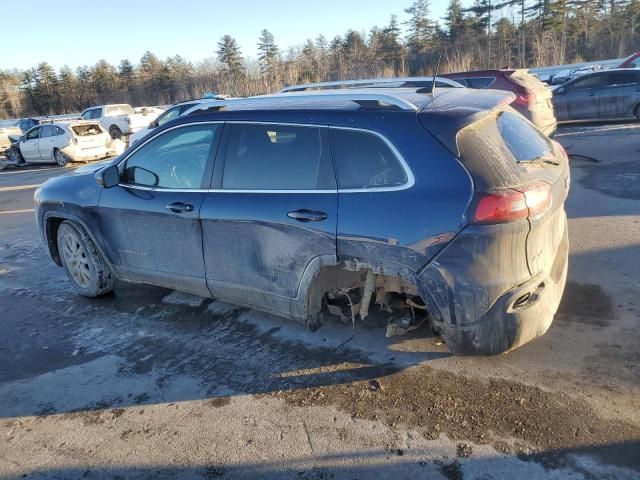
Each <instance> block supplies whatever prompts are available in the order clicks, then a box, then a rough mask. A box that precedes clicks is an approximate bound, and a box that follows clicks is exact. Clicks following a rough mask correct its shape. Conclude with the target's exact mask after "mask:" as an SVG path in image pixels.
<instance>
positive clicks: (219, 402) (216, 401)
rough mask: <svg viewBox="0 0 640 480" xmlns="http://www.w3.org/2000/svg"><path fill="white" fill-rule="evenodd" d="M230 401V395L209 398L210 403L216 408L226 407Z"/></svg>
mask: <svg viewBox="0 0 640 480" xmlns="http://www.w3.org/2000/svg"><path fill="white" fill-rule="evenodd" d="M230 403H231V399H230V398H229V397H218V398H212V399H211V400H209V405H211V406H212V407H215V408H220V407H224V406H225V405H229V404H230Z"/></svg>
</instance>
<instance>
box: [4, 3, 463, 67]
mask: <svg viewBox="0 0 640 480" xmlns="http://www.w3.org/2000/svg"><path fill="white" fill-rule="evenodd" d="M18 3H20V2H18ZM411 3H412V0H321V1H317V0H315V1H314V0H306V1H305V0H224V1H220V0H218V1H214V0H209V1H207V0H155V1H154V0H127V1H125V0H109V1H107V2H92V1H87V0H82V1H78V0H64V1H62V2H51V0H33V1H32V2H29V8H28V9H26V10H25V9H23V10H25V11H24V12H23V15H22V16H21V17H20V18H21V20H18V19H17V18H18V17H16V16H15V15H11V16H9V17H6V16H5V17H6V18H4V21H3V22H2V38H3V39H4V42H3V48H2V55H0V69H13V68H18V69H24V68H28V67H33V66H35V65H36V64H38V63H39V62H42V61H46V62H48V63H50V64H51V65H53V66H54V67H55V68H59V67H61V66H62V65H69V66H70V67H72V68H76V67H78V66H80V65H92V64H94V63H95V62H96V61H97V60H99V59H105V60H107V61H108V62H110V63H113V64H118V63H119V62H120V60H121V59H123V58H128V59H129V60H131V61H132V62H133V63H138V60H139V59H140V57H141V56H142V54H143V53H144V52H145V51H146V50H151V51H152V52H154V53H155V54H156V55H158V56H159V57H161V58H166V57H168V56H172V55H176V54H180V55H182V56H183V57H185V58H186V59H187V60H190V61H199V60H202V59H204V58H207V57H211V56H214V55H215V50H216V46H217V42H218V40H219V39H220V37H221V36H222V35H225V34H229V35H232V36H234V37H235V38H236V39H237V40H238V43H239V44H240V47H241V50H242V53H243V55H245V56H249V57H255V56H257V50H256V43H257V40H258V36H259V34H260V31H261V30H262V29H263V28H267V29H268V30H270V31H271V32H272V33H273V34H274V35H275V38H276V42H277V43H278V45H279V46H280V48H281V49H283V50H285V49H286V48H287V47H290V46H298V45H301V44H302V43H303V42H304V41H305V40H306V39H307V38H315V37H316V36H317V35H319V34H323V35H325V36H326V37H327V39H329V40H330V39H331V38H333V37H334V36H336V35H342V34H344V33H345V32H346V31H347V30H348V29H349V28H352V29H354V30H358V31H362V30H365V31H368V30H369V29H370V28H371V27H372V26H374V25H378V26H384V25H386V24H387V23H388V22H389V17H390V15H391V14H396V15H398V16H399V20H400V21H401V22H402V21H404V20H405V19H406V18H407V15H406V14H405V13H404V9H405V8H407V7H408V6H409V5H411ZM467 3H470V0H466V1H464V2H463V4H465V5H466V4H467ZM447 4H448V0H432V1H431V10H432V14H431V17H432V18H433V19H434V20H436V19H438V20H439V19H440V18H441V17H443V16H444V14H445V11H446V6H447ZM5 10H6V9H5ZM18 10H20V8H18ZM114 12H116V13H114ZM14 13H15V12H14Z"/></svg>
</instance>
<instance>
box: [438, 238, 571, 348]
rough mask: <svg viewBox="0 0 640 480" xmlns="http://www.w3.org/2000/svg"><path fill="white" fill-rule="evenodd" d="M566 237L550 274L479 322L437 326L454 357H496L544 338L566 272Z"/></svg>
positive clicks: (516, 292) (499, 302)
mask: <svg viewBox="0 0 640 480" xmlns="http://www.w3.org/2000/svg"><path fill="white" fill-rule="evenodd" d="M568 253H569V248H568V236H567V234H566V231H565V238H564V240H563V242H562V245H561V246H560V248H559V249H558V252H557V255H556V258H555V260H554V263H553V266H552V268H551V271H550V272H541V273H540V274H538V275H537V276H535V277H534V278H532V279H530V280H529V281H527V282H526V283H524V284H522V285H519V286H518V287H515V288H513V289H511V290H509V291H508V292H506V293H505V294H504V295H502V296H501V297H500V298H499V299H498V300H497V301H496V302H495V303H494V304H493V306H492V307H491V308H490V309H489V310H488V311H487V313H486V314H485V315H483V316H482V317H481V318H480V319H479V320H478V321H476V322H474V323H472V324H469V325H446V324H443V325H441V326H440V328H441V331H442V336H443V338H444V340H445V342H446V343H447V346H448V347H449V349H450V350H451V351H452V352H453V353H455V354H457V355H497V354H500V353H506V352H509V351H511V350H514V349H516V348H518V347H520V346H522V345H524V344H525V343H527V342H530V341H531V340H534V339H535V338H537V337H539V336H541V335H543V334H544V333H545V332H546V331H547V330H548V329H549V327H550V326H551V322H552V321H553V317H554V315H555V313H556V311H557V310H558V306H559V305H560V301H561V299H562V294H563V292H564V287H565V284H566V280H567V269H568Z"/></svg>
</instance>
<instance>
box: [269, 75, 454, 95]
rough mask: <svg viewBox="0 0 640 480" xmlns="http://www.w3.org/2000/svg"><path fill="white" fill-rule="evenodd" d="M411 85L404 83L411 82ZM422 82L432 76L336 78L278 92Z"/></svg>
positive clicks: (426, 82)
mask: <svg viewBox="0 0 640 480" xmlns="http://www.w3.org/2000/svg"><path fill="white" fill-rule="evenodd" d="M436 80H437V81H438V82H441V83H444V84H446V85H448V86H451V87H464V85H461V84H460V83H458V82H456V81H455V80H451V79H448V78H444V77H436ZM411 83H413V85H406V84H411ZM418 83H423V84H424V86H430V85H431V84H432V83H433V77H391V78H366V79H360V80H337V81H333V82H317V83H304V84H300V85H289V86H288V87H285V88H283V89H282V90H280V92H279V93H291V92H304V91H306V90H314V89H325V90H330V89H334V90H335V89H339V88H367V87H385V88H402V87H414V88H415V87H416V86H422V85H417V84H418Z"/></svg>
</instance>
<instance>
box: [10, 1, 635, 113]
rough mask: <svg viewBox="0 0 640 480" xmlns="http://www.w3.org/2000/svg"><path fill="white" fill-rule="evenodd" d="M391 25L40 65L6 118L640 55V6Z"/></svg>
mask: <svg viewBox="0 0 640 480" xmlns="http://www.w3.org/2000/svg"><path fill="white" fill-rule="evenodd" d="M401 13H402V15H401V16H398V15H395V14H392V15H391V16H390V19H389V22H388V24H387V25H385V26H382V27H378V26H374V27H372V28H371V29H370V30H369V31H368V32H359V31H355V30H349V31H347V32H346V33H345V34H344V35H340V36H336V37H335V38H333V39H331V40H329V39H327V38H325V37H324V36H323V35H319V36H317V37H316V38H315V39H308V40H306V41H305V42H304V43H303V44H301V45H300V46H297V47H289V48H287V49H282V48H281V47H280V46H279V45H278V43H277V41H276V38H275V36H274V34H273V33H272V32H269V31H268V30H263V31H262V32H260V34H259V36H258V38H257V48H258V52H259V55H258V58H256V59H253V58H245V57H244V56H243V54H242V52H241V49H240V47H239V45H238V43H237V41H236V40H235V39H234V38H233V37H232V36H231V35H225V36H223V37H222V38H221V39H220V41H219V42H218V44H217V46H214V48H213V49H212V50H213V51H214V52H215V57H212V58H208V59H205V60H203V61H200V62H195V63H194V62H189V61H187V60H186V59H184V58H183V57H181V56H180V55H176V56H174V57H169V58H167V59H161V58H158V57H157V56H156V55H155V54H153V53H152V52H150V51H147V52H146V53H145V54H144V55H143V56H142V58H140V60H139V62H138V63H137V64H134V63H132V62H131V61H130V60H128V59H124V60H122V61H121V62H120V63H119V64H118V65H117V66H115V65H111V64H110V63H108V62H107V61H105V60H99V61H98V62H97V63H96V64H95V65H93V66H81V67H78V68H76V69H75V70H73V69H71V68H70V67H68V66H64V67H62V68H61V69H60V70H59V71H56V70H55V69H54V68H53V67H52V66H51V65H49V64H48V63H46V62H42V63H40V64H39V65H37V66H35V67H33V68H30V69H27V70H24V71H18V70H9V71H0V118H16V117H21V116H28V115H51V114H61V113H71V112H79V111H81V110H82V109H84V108H86V107H88V106H91V105H97V104H105V103H130V104H132V105H134V106H139V105H166V104H171V103H174V102H176V101H181V100H186V99H189V98H199V97H201V96H202V95H203V94H205V93H209V92H215V93H219V94H228V95H234V96H244V95H257V94H262V93H269V92H274V91H277V90H278V89H280V88H282V87H283V86H286V85H291V84H296V83H307V82H318V81H326V80H344V79H353V78H364V77H390V76H408V75H428V74H431V73H433V71H434V69H435V66H436V64H437V63H438V61H440V72H443V73H444V72H448V71H465V70H472V69H486V68H507V67H510V68H527V67H537V66H544V65H558V64H563V63H572V62H582V61H591V60H598V59H605V58H615V57H623V56H626V55H628V54H629V53H630V52H632V51H636V50H639V49H640V0H503V1H500V0H474V3H473V5H471V6H468V7H466V8H465V7H463V6H462V3H461V0H450V3H449V6H448V9H447V12H446V15H445V18H443V19H442V21H441V22H440V21H437V20H436V19H434V18H432V15H431V11H430V4H429V0H415V1H414V2H413V3H412V4H411V5H410V6H409V8H407V9H405V10H404V11H403V12H401Z"/></svg>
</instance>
